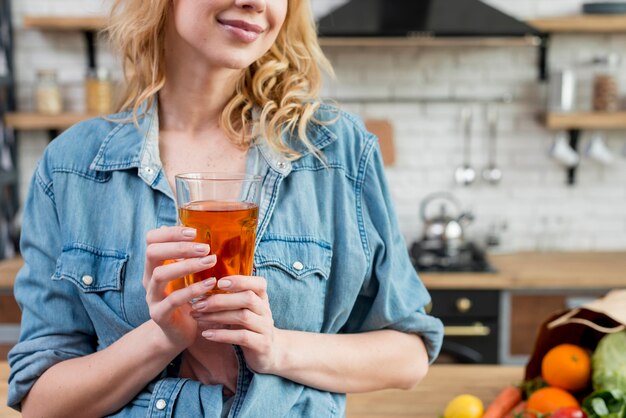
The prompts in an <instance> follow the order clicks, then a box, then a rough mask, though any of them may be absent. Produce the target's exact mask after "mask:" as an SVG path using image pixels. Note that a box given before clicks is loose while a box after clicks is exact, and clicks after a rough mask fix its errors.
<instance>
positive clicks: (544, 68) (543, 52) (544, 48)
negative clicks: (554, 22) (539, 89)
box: [538, 33, 550, 81]
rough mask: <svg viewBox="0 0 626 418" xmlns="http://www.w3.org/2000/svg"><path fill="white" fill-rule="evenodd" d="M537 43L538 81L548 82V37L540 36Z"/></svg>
mask: <svg viewBox="0 0 626 418" xmlns="http://www.w3.org/2000/svg"><path fill="white" fill-rule="evenodd" d="M539 39H540V43H539V61H538V62H539V81H548V79H549V78H550V74H549V69H548V49H549V46H550V35H549V34H547V33H544V34H542V35H541V36H540V37H539Z"/></svg>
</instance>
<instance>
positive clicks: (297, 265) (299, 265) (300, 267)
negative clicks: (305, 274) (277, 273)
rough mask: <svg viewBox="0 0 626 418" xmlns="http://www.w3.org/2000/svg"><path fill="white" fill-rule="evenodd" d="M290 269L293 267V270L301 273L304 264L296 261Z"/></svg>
mask: <svg viewBox="0 0 626 418" xmlns="http://www.w3.org/2000/svg"><path fill="white" fill-rule="evenodd" d="M291 267H293V268H294V270H297V271H302V269H303V268H304V264H302V263H301V262H299V261H296V262H294V263H293V265H292V266H291Z"/></svg>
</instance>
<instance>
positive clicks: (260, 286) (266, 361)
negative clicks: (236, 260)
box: [191, 276, 279, 373]
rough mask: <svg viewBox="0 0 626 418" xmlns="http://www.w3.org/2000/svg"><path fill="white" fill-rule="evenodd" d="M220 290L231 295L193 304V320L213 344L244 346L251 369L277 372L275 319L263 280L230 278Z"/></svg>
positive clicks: (226, 279) (210, 297)
mask: <svg viewBox="0 0 626 418" xmlns="http://www.w3.org/2000/svg"><path fill="white" fill-rule="evenodd" d="M217 287H218V288H219V289H222V290H225V291H227V292H230V293H224V294H214V295H211V296H209V297H208V298H206V299H204V300H201V301H198V302H197V303H195V304H194V305H193V312H192V314H191V315H192V317H193V318H195V319H196V320H197V321H198V325H199V326H200V328H201V329H203V330H204V331H203V332H202V336H203V337H204V338H206V339H207V340H209V341H214V342H219V343H225V344H235V345H239V346H241V348H242V350H243V353H244V356H245V357H246V362H247V363H248V366H249V367H250V368H251V369H252V370H254V371H255V372H257V373H272V371H273V370H275V369H276V367H277V363H278V358H279V354H278V353H279V350H278V347H277V344H276V340H275V336H276V333H277V331H278V330H276V328H274V319H273V318H272V311H271V310H270V304H269V299H268V297H267V282H266V280H265V279H264V278H263V277H256V276H228V277H224V278H222V279H220V280H219V282H218V284H217Z"/></svg>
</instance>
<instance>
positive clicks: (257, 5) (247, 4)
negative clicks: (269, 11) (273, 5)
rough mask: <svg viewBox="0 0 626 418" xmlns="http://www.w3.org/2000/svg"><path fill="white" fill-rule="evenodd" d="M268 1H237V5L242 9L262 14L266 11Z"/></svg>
mask: <svg viewBox="0 0 626 418" xmlns="http://www.w3.org/2000/svg"><path fill="white" fill-rule="evenodd" d="M266 3H267V2H266V0H235V5H237V7H241V8H242V9H248V10H253V11H255V12H262V11H264V10H265V5H266Z"/></svg>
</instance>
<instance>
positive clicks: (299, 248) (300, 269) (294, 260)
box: [254, 235, 332, 279]
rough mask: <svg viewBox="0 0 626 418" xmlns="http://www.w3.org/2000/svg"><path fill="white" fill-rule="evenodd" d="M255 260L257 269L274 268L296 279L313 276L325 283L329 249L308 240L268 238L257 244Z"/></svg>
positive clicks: (290, 237)
mask: <svg viewBox="0 0 626 418" xmlns="http://www.w3.org/2000/svg"><path fill="white" fill-rule="evenodd" d="M254 259H255V266H256V267H265V266H274V267H277V268H279V269H281V270H283V271H285V272H286V273H288V274H289V275H291V276H292V277H293V278H295V279H302V278H304V277H306V276H308V275H310V274H313V273H318V274H320V275H321V276H322V277H323V278H324V279H328V276H329V274H330V266H331V260H332V247H331V246H330V244H329V243H327V242H325V241H321V240H318V239H315V238H310V237H294V236H283V235H281V236H278V235H269V236H266V237H264V238H263V240H262V241H261V242H260V244H259V246H258V248H257V250H256V252H255V255H254Z"/></svg>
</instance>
